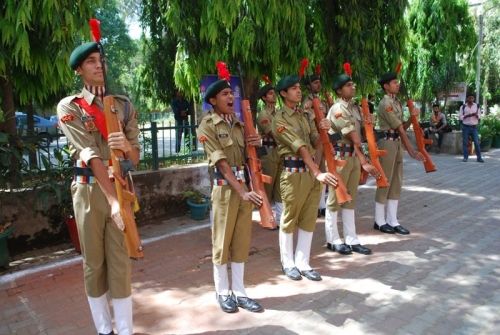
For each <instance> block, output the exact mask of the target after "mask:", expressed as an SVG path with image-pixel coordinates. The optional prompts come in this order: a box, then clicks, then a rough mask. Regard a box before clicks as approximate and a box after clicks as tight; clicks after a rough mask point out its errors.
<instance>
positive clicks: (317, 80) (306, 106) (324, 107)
mask: <svg viewBox="0 0 500 335" xmlns="http://www.w3.org/2000/svg"><path fill="white" fill-rule="evenodd" d="M303 81H304V83H305V85H306V86H307V89H308V91H309V94H308V95H307V96H306V97H305V99H304V100H303V101H302V109H303V110H304V111H305V112H306V113H309V115H310V116H311V118H312V119H313V120H314V118H315V116H314V110H313V105H312V101H313V99H314V98H316V97H318V98H320V96H319V95H320V93H321V88H322V85H321V75H320V74H318V73H315V74H312V75H310V76H306V77H305V78H304V80H303ZM320 102H321V103H320V109H321V112H322V113H323V115H326V113H327V112H328V109H329V108H330V106H329V105H328V103H327V102H326V101H325V100H322V99H321V98H320ZM319 167H320V170H321V171H325V163H324V162H321V163H320V164H319ZM320 187H321V196H320V200H319V211H318V215H325V209H326V201H325V194H326V186H325V185H321V186H320Z"/></svg>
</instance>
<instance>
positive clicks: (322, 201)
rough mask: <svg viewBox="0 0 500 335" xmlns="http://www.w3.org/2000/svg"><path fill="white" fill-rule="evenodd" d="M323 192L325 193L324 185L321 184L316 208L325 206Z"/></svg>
mask: <svg viewBox="0 0 500 335" xmlns="http://www.w3.org/2000/svg"><path fill="white" fill-rule="evenodd" d="M325 193H326V185H321V196H320V198H319V206H318V209H325V208H326V199H325Z"/></svg>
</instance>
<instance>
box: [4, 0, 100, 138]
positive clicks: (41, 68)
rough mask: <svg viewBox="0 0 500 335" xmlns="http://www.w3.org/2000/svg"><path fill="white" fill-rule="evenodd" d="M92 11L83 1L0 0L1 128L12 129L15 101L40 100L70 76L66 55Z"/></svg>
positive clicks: (11, 130)
mask: <svg viewBox="0 0 500 335" xmlns="http://www.w3.org/2000/svg"><path fill="white" fill-rule="evenodd" d="M54 13H57V15H54ZM91 13H92V3H90V2H84V1H82V2H68V1H62V0H40V1H31V0H6V1H2V4H1V5H0V36H1V39H0V42H1V45H2V48H1V49H0V90H1V102H2V110H3V112H4V114H5V122H3V123H2V124H0V130H1V131H4V132H7V133H9V134H11V135H14V134H15V118H14V111H15V108H16V107H15V106H16V104H17V105H28V104H31V103H33V102H35V103H43V102H44V101H45V100H46V99H47V98H48V97H49V96H50V95H51V94H54V93H56V92H58V91H59V89H60V88H61V87H62V86H64V85H65V84H66V83H68V82H69V81H70V79H71V76H72V73H71V70H70V69H69V67H68V57H69V54H70V52H71V50H72V49H73V47H74V45H75V42H76V40H77V39H78V37H79V36H81V35H82V34H83V33H84V32H87V31H88V28H86V27H87V18H88V17H90V16H91Z"/></svg>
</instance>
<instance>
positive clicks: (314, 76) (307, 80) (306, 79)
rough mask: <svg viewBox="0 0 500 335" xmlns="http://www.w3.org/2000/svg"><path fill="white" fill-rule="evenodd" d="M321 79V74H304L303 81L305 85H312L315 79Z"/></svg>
mask: <svg viewBox="0 0 500 335" xmlns="http://www.w3.org/2000/svg"><path fill="white" fill-rule="evenodd" d="M316 80H321V76H320V75H319V74H316V73H315V74H311V75H309V76H304V79H303V82H304V85H310V84H311V83H312V82H313V81H316Z"/></svg>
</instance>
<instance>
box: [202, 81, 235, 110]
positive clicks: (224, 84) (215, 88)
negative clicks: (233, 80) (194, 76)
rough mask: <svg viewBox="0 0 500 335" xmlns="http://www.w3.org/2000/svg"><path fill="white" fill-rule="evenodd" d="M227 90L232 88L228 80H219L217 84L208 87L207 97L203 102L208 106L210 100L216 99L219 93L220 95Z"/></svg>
mask: <svg viewBox="0 0 500 335" xmlns="http://www.w3.org/2000/svg"><path fill="white" fill-rule="evenodd" d="M225 88H231V86H230V85H229V82H228V81H227V80H224V79H219V80H217V81H216V82H214V83H211V84H210V85H208V87H207V90H206V91H205V97H204V98H203V100H204V101H205V102H206V103H207V104H209V103H210V98H213V97H215V96H216V95H217V93H219V92H220V91H222V90H223V89H225Z"/></svg>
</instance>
